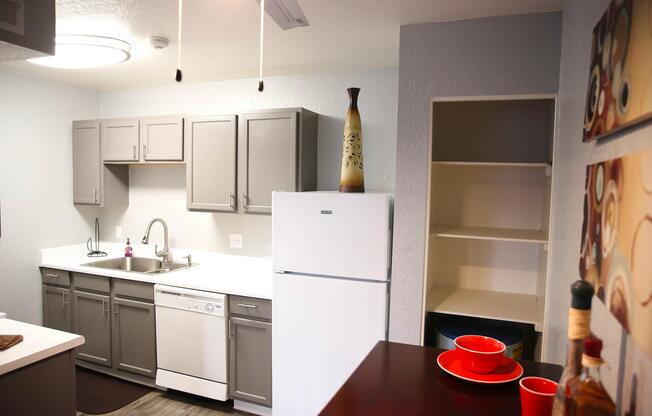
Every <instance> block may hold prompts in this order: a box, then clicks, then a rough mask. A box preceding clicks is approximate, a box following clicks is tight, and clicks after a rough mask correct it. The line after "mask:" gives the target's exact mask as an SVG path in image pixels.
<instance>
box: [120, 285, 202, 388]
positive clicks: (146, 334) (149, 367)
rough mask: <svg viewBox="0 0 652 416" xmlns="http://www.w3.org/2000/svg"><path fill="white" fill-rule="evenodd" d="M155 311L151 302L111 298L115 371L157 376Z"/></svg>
mask: <svg viewBox="0 0 652 416" xmlns="http://www.w3.org/2000/svg"><path fill="white" fill-rule="evenodd" d="M154 310H155V309H154V305H153V304H151V303H146V302H140V301H136V300H131V299H122V298H118V297H114V298H113V358H114V365H115V367H116V368H117V369H120V370H124V371H128V372H131V373H136V374H140V375H144V376H147V377H155V376H156V327H155V325H156V321H155V317H154ZM189 342H192V340H189Z"/></svg>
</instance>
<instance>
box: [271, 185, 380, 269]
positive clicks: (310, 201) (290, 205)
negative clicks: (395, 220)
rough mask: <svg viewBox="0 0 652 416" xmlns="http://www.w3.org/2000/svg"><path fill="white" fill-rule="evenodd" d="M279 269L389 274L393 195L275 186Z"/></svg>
mask: <svg viewBox="0 0 652 416" xmlns="http://www.w3.org/2000/svg"><path fill="white" fill-rule="evenodd" d="M272 205H273V212H274V214H273V216H272V257H273V264H274V270H275V271H288V272H297V273H304V274H315V275H328V276H340V277H349V278H358V279H368V280H387V279H388V277H389V276H388V275H389V264H390V253H391V251H390V248H391V218H390V216H391V195H389V194H380V193H377V194H345V193H339V192H274V194H273V196H272Z"/></svg>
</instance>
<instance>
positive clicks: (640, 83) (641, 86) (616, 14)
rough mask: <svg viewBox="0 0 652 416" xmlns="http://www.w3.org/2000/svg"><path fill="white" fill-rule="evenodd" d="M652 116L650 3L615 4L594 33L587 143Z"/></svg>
mask: <svg viewBox="0 0 652 416" xmlns="http://www.w3.org/2000/svg"><path fill="white" fill-rule="evenodd" d="M650 118H652V2H650V1H649V0H613V1H612V2H611V3H610V4H609V7H608V8H607V10H606V11H605V13H604V15H602V18H601V19H600V21H599V22H598V24H597V25H596V26H595V28H594V29H593V42H592V46H591V64H590V68H589V84H588V90H587V96H586V106H585V112H584V134H583V141H585V142H588V141H592V140H594V139H598V138H601V137H605V136H607V135H609V134H611V133H614V132H616V131H619V130H621V129H624V128H626V127H630V126H633V125H635V124H637V123H639V122H641V121H644V120H647V119H650Z"/></svg>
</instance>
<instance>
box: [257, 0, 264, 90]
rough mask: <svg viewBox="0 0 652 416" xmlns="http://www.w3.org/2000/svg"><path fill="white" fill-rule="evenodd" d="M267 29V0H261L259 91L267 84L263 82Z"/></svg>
mask: <svg viewBox="0 0 652 416" xmlns="http://www.w3.org/2000/svg"><path fill="white" fill-rule="evenodd" d="M264 29H265V0H260V57H259V59H260V63H259V67H258V91H260V92H263V89H265V84H264V83H263V39H264V36H263V34H264Z"/></svg>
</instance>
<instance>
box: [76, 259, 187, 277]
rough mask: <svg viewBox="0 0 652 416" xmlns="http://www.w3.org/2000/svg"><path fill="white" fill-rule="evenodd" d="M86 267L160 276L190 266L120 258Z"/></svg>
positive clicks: (92, 263)
mask: <svg viewBox="0 0 652 416" xmlns="http://www.w3.org/2000/svg"><path fill="white" fill-rule="evenodd" d="M84 266H91V267H99V268H101V269H111V270H122V271H125V272H135V273H148V274H160V273H167V272H171V271H174V270H179V269H184V268H188V267H191V266H194V264H192V265H191V266H189V265H188V264H187V263H176V262H172V261H168V262H162V261H161V260H158V259H149V258H146V257H118V258H115V259H107V260H99V261H94V262H91V263H86V264H84Z"/></svg>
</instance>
